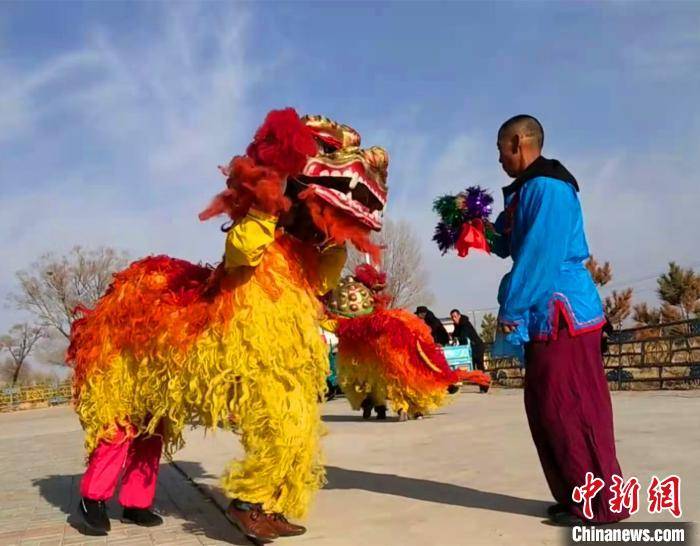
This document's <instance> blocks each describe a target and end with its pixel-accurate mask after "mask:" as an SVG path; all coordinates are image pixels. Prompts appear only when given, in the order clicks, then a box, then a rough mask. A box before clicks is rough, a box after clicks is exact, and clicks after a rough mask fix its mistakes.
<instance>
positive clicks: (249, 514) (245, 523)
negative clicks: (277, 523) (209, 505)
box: [226, 501, 280, 542]
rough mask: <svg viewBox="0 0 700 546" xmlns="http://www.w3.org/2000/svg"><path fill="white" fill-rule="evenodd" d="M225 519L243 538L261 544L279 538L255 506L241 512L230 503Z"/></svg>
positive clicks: (267, 519) (233, 502) (262, 513)
mask: <svg viewBox="0 0 700 546" xmlns="http://www.w3.org/2000/svg"><path fill="white" fill-rule="evenodd" d="M226 517H227V518H228V519H229V521H230V522H231V523H233V524H234V525H235V526H236V527H237V528H238V530H239V531H240V532H241V533H243V534H244V535H245V536H247V537H250V538H252V539H255V540H260V541H263V542H269V541H271V540H275V539H276V538H279V536H280V535H279V534H278V533H277V531H276V530H275V529H274V528H273V527H272V525H271V524H270V519H269V518H268V517H267V515H266V514H265V513H264V512H263V511H262V509H261V508H260V507H259V506H257V505H251V509H250V510H241V509H240V508H238V507H237V506H236V504H235V501H232V502H231V504H229V505H228V508H227V509H226Z"/></svg>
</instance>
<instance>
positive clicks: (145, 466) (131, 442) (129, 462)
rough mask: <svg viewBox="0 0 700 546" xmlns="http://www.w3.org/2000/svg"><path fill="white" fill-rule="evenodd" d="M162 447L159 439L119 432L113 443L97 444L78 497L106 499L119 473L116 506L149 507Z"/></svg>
mask: <svg viewBox="0 0 700 546" xmlns="http://www.w3.org/2000/svg"><path fill="white" fill-rule="evenodd" d="M162 448H163V439H162V438H161V436H145V437H142V436H138V437H136V438H127V437H126V434H125V432H124V430H123V429H120V430H119V434H118V435H117V437H116V438H115V439H114V440H113V441H110V442H106V441H104V440H103V441H101V442H100V443H99V444H98V446H97V448H95V450H94V451H93V452H92V454H91V455H90V461H89V462H88V467H87V470H86V471H85V474H84V475H83V479H82V481H81V483H80V494H81V496H83V497H85V498H87V499H91V500H101V501H106V500H109V499H110V498H112V496H113V495H114V491H115V489H116V488H117V482H118V481H119V476H120V475H121V474H122V473H123V475H122V487H121V490H120V492H119V504H121V505H122V506H124V507H127V508H149V507H150V506H151V504H152V503H153V497H154V496H155V493H156V480H157V479H158V467H159V464H160V454H161V450H162Z"/></svg>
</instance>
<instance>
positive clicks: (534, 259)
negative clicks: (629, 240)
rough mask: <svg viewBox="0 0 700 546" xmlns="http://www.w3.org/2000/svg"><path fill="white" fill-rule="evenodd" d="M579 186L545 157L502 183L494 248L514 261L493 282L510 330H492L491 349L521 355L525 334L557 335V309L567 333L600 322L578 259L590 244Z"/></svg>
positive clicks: (587, 275) (502, 317) (594, 296)
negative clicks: (502, 207) (510, 181)
mask: <svg viewBox="0 0 700 546" xmlns="http://www.w3.org/2000/svg"><path fill="white" fill-rule="evenodd" d="M577 191H578V184H577V182H576V180H575V179H574V177H573V176H572V175H571V173H569V171H567V170H566V169H565V168H564V167H563V166H562V165H561V163H559V162H558V161H556V160H550V159H545V158H543V157H540V158H539V159H537V160H536V161H535V162H534V163H533V164H532V165H531V166H530V167H528V169H527V170H526V171H525V173H523V174H522V175H521V176H520V177H518V178H517V179H516V180H515V181H514V182H513V184H511V185H510V186H508V187H507V188H504V200H505V211H504V212H503V213H502V214H501V215H500V216H499V217H498V220H497V221H496V225H495V228H496V232H497V233H498V234H499V235H500V237H498V238H497V243H496V244H495V245H494V248H493V251H494V253H496V254H497V255H499V256H501V257H504V258H505V257H508V256H510V257H512V259H513V268H512V270H511V272H510V273H508V274H507V275H506V276H505V277H504V278H503V280H502V281H501V285H500V288H499V290H498V303H499V305H500V311H499V317H498V318H499V320H500V321H501V322H503V323H506V324H511V325H513V326H515V327H516V330H515V332H513V333H511V334H509V335H508V336H505V339H504V338H503V336H497V340H496V345H495V347H494V353H495V355H496V356H513V355H518V356H520V355H521V354H522V345H524V344H525V343H527V342H528V341H530V340H545V339H552V338H556V335H557V332H558V329H559V317H560V315H561V316H563V317H564V319H565V320H566V322H567V326H568V328H569V331H570V332H571V334H572V335H576V334H580V333H583V332H588V331H592V330H597V329H600V328H602V326H603V324H604V322H605V318H604V315H603V307H602V304H601V301H600V297H599V296H598V291H597V290H596V287H595V284H594V283H593V280H592V279H591V276H590V273H589V272H588V270H587V269H586V267H585V265H584V262H585V260H586V259H587V258H588V256H589V252H588V244H587V243H586V236H585V234H584V231H583V215H582V212H581V204H580V203H579V200H578V195H577Z"/></svg>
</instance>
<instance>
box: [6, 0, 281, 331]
mask: <svg viewBox="0 0 700 546" xmlns="http://www.w3.org/2000/svg"><path fill="white" fill-rule="evenodd" d="M246 22H247V18H246V16H245V14H244V13H241V8H240V6H236V5H230V6H228V7H225V8H224V13H221V12H219V13H217V16H216V17H212V16H209V15H208V12H206V11H204V10H199V9H196V8H195V7H194V5H192V4H178V5H177V6H168V9H167V10H163V16H162V25H160V26H159V27H158V29H157V30H156V29H153V28H151V29H150V31H149V34H148V36H147V40H139V41H137V42H136V41H133V42H130V41H125V40H123V39H122V37H120V36H115V35H113V34H110V33H109V32H108V31H107V30H106V29H102V28H94V29H91V31H90V32H89V34H88V37H87V38H86V39H85V41H84V43H83V44H82V45H81V47H80V48H78V49H76V50H73V51H67V52H60V53H57V54H56V55H55V56H53V57H51V58H49V59H47V60H45V61H44V62H42V63H41V64H37V65H35V66H33V67H31V68H24V69H22V70H19V69H17V68H16V67H12V66H10V65H9V64H7V63H5V64H2V63H1V62H0V108H1V109H0V135H2V138H3V139H4V141H5V142H11V143H12V147H13V153H12V154H10V153H9V152H8V153H7V154H6V155H5V156H4V157H3V158H2V160H3V163H4V168H3V171H2V172H1V173H0V185H1V186H2V188H3V199H2V204H1V205H0V233H1V234H2V241H0V242H1V243H2V245H1V246H0V261H1V262H2V264H3V267H2V270H1V272H0V298H2V299H3V300H4V298H5V296H6V294H7V293H8V291H10V290H12V289H13V287H14V271H16V270H18V269H21V268H25V267H27V266H29V265H30V263H31V262H32V261H33V260H35V259H36V258H37V257H38V256H39V255H41V254H42V253H44V252H47V251H56V252H58V253H62V252H65V251H67V250H68V249H70V248H71V247H72V246H74V245H75V244H81V245H83V246H96V245H110V246H115V247H118V248H122V249H126V250H128V251H130V252H131V253H132V255H133V256H135V257H137V256H140V255H144V254H149V253H168V254H171V255H174V256H180V257H184V258H187V259H191V260H194V261H199V260H202V261H216V260H218V259H219V256H220V252H221V249H222V245H223V241H222V236H221V233H220V232H219V231H218V225H217V223H216V222H215V221H213V222H210V223H207V224H200V223H199V221H198V220H197V213H198V212H199V211H200V210H201V209H202V208H203V207H204V206H206V204H207V203H208V201H209V199H210V198H211V197H212V196H213V195H214V194H215V193H217V192H218V191H219V190H220V189H221V188H222V187H223V179H222V177H221V175H220V174H219V172H218V170H217V168H216V167H217V165H219V164H222V163H225V162H226V161H228V159H230V157H231V156H232V155H234V154H235V153H238V152H240V150H241V149H242V148H243V146H244V145H245V143H246V142H247V140H248V139H249V137H250V134H251V133H252V130H253V129H254V123H256V122H258V121H259V120H251V119H249V117H248V112H249V110H250V108H249V105H248V101H249V100H250V99H251V91H252V90H253V89H254V88H255V85H256V84H257V83H258V82H259V81H260V79H261V78H263V77H266V74H267V73H266V70H269V69H268V68H267V67H265V66H253V65H251V64H250V63H248V62H246V61H245V60H244V55H245V50H246V42H247V36H246V28H247V27H246ZM8 166H9V168H7V167H8ZM0 307H1V306H0ZM18 317H19V315H18V314H17V313H16V312H15V311H14V310H13V309H7V308H5V309H3V310H2V311H0V329H2V328H6V327H7V326H9V325H10V324H11V323H12V322H14V321H15V320H17V319H18Z"/></svg>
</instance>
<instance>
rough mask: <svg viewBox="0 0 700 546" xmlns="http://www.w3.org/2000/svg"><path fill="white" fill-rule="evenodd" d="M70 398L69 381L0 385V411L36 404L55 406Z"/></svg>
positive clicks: (24, 407) (29, 406) (68, 400)
mask: <svg viewBox="0 0 700 546" xmlns="http://www.w3.org/2000/svg"><path fill="white" fill-rule="evenodd" d="M70 400H71V383H70V381H68V382H64V383H54V384H52V385H32V386H24V385H21V386H15V387H0V412H2V411H13V410H18V409H26V408H33V407H37V406H57V405H60V404H67V403H68V402H70Z"/></svg>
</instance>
